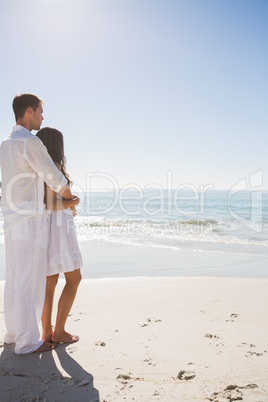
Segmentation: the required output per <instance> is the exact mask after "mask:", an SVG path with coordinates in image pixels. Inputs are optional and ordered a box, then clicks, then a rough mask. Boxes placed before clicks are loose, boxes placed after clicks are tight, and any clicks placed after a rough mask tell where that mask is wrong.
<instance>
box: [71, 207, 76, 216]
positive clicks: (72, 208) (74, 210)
mask: <svg viewBox="0 0 268 402" xmlns="http://www.w3.org/2000/svg"><path fill="white" fill-rule="evenodd" d="M71 210H72V213H73V217H75V216H76V215H77V211H76V208H75V207H71Z"/></svg>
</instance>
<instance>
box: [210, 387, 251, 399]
mask: <svg viewBox="0 0 268 402" xmlns="http://www.w3.org/2000/svg"><path fill="white" fill-rule="evenodd" d="M254 388H258V385H256V384H248V385H246V386H244V387H239V386H238V385H228V386H227V387H226V388H224V390H222V391H217V392H213V394H212V395H211V396H210V397H208V398H207V399H208V400H209V401H212V402H217V401H219V400H224V401H226V402H227V401H228V402H232V401H242V400H243V393H242V391H241V389H254Z"/></svg>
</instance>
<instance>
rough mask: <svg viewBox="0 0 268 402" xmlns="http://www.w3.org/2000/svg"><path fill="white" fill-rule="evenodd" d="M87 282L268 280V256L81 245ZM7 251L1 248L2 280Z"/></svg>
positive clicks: (108, 245) (100, 244) (121, 245)
mask: <svg viewBox="0 0 268 402" xmlns="http://www.w3.org/2000/svg"><path fill="white" fill-rule="evenodd" d="M79 246H80V250H81V253H82V257H83V262H84V266H83V267H82V269H81V272H82V276H83V278H85V279H98V278H124V277H126V278H128V277H140V276H145V277H158V276H159V277H171V276H178V277H181V276H208V277H210V276H215V277H251V278H268V269H267V266H268V256H257V255H245V254H238V253H232V252H226V253H220V252H216V251H194V250H180V249H170V248H164V247H163V248H160V247H154V248H153V247H147V246H136V245H126V244H121V243H112V242H104V241H96V240H95V241H90V242H85V241H81V242H80V243H79ZM4 279H5V250H4V244H2V246H1V244H0V280H4Z"/></svg>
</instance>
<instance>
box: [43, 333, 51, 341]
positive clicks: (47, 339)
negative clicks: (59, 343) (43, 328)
mask: <svg viewBox="0 0 268 402" xmlns="http://www.w3.org/2000/svg"><path fill="white" fill-rule="evenodd" d="M52 336H53V332H51V333H49V334H44V333H43V335H42V341H44V342H49V343H53V341H52Z"/></svg>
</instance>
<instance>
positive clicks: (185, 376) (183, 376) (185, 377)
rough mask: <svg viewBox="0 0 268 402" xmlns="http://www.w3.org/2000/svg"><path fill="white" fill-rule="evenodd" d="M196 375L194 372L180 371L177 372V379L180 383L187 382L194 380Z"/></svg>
mask: <svg viewBox="0 0 268 402" xmlns="http://www.w3.org/2000/svg"><path fill="white" fill-rule="evenodd" d="M195 376H196V374H195V372H194V371H185V370H181V371H179V372H178V375H177V379H179V380H181V381H189V380H192V379H193V378H195Z"/></svg>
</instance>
